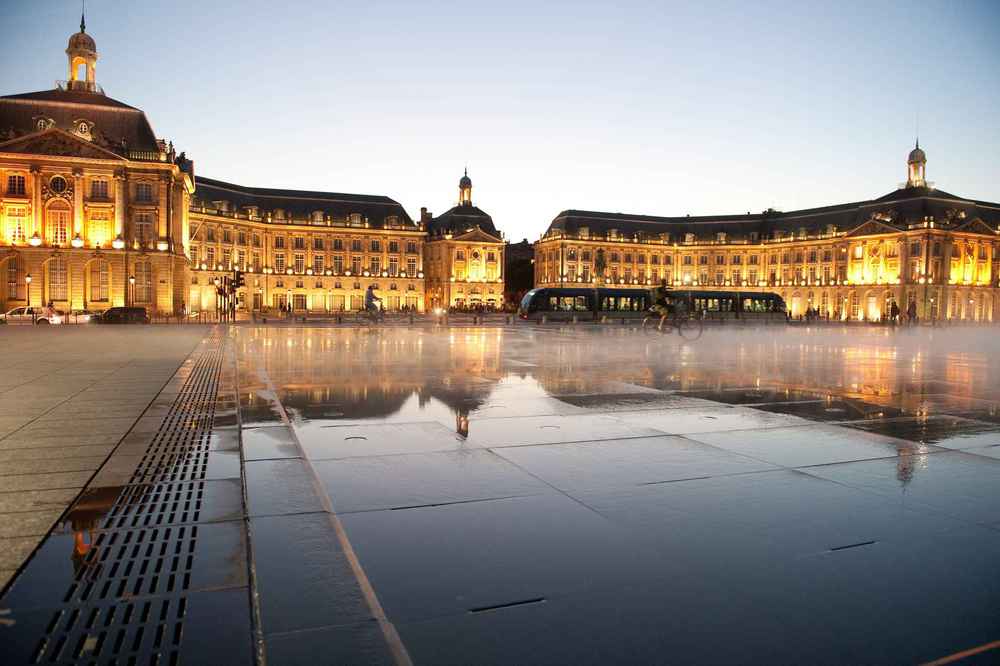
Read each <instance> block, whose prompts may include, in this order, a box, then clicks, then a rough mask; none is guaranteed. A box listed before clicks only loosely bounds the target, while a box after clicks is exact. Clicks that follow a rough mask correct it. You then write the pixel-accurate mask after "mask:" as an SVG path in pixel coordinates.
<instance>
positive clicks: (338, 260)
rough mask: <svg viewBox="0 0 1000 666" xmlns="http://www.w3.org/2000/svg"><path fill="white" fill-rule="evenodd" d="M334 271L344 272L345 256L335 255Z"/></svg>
mask: <svg viewBox="0 0 1000 666" xmlns="http://www.w3.org/2000/svg"><path fill="white" fill-rule="evenodd" d="M333 272H334V273H343V272H344V257H343V256H341V255H339V254H336V255H334V256H333Z"/></svg>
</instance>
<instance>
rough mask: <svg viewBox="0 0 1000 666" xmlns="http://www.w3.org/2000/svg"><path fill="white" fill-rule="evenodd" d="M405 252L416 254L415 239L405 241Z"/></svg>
mask: <svg viewBox="0 0 1000 666" xmlns="http://www.w3.org/2000/svg"><path fill="white" fill-rule="evenodd" d="M406 253H407V254H416V253H417V243H416V241H406Z"/></svg>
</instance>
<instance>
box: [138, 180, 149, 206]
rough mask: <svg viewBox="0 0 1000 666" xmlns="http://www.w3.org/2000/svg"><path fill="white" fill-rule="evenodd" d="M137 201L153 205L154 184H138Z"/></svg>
mask: <svg viewBox="0 0 1000 666" xmlns="http://www.w3.org/2000/svg"><path fill="white" fill-rule="evenodd" d="M135 200H136V201H139V202H142V203H152V201H153V184H152V183H138V184H137V185H136V186H135Z"/></svg>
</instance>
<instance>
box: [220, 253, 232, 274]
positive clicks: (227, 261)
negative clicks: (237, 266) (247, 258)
mask: <svg viewBox="0 0 1000 666" xmlns="http://www.w3.org/2000/svg"><path fill="white" fill-rule="evenodd" d="M232 265H233V251H232V250H230V249H229V248H226V249H224V250H223V251H222V267H223V268H225V269H226V270H229V269H230V267H232Z"/></svg>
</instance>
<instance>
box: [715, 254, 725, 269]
mask: <svg viewBox="0 0 1000 666" xmlns="http://www.w3.org/2000/svg"><path fill="white" fill-rule="evenodd" d="M715 265H716V266H725V265H726V255H724V254H717V255H715Z"/></svg>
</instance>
